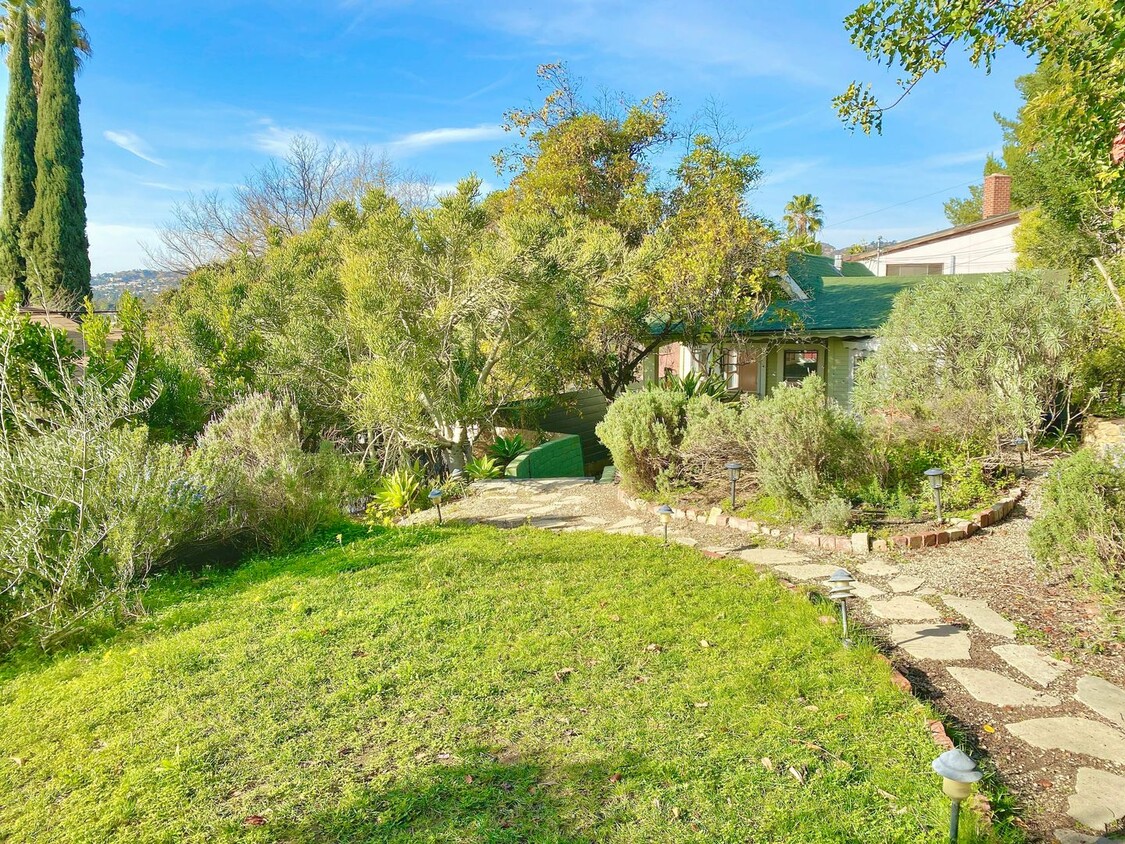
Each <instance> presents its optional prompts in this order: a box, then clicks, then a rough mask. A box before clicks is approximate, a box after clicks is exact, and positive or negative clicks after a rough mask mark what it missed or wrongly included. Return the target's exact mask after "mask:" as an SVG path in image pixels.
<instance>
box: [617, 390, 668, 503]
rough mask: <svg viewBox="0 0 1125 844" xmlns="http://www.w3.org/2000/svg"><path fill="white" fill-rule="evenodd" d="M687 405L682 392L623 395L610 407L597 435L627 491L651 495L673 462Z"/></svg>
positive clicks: (659, 391)
mask: <svg viewBox="0 0 1125 844" xmlns="http://www.w3.org/2000/svg"><path fill="white" fill-rule="evenodd" d="M687 402H688V399H687V396H685V395H684V394H683V393H682V392H678V391H671V390H659V389H656V390H640V391H638V392H630V393H623V394H622V395H620V396H618V397H617V399H616V400H615V401H614V402H613V404H611V405H610V406H609V410H608V411H606V415H605V418H604V419H603V420H602V421H601V422H599V423H598V426H597V429H596V431H597V435H598V438H599V439H600V440H601V441H602V443H603V444H604V445H605V447H606V448H608V449H609V453H610V455H611V456H612V457H613V465H614V466H616V467H617V472H618V474H619V475H620V476H621V479H622V480H623V481H624V483H625V484H626V485H627V486H628V487H630V488H631V489H634V490H636V491H639V492H651V491H652V490H654V489H655V488H656V479H657V477H658V476H659V475H660V474H661V473H662V472H666V471H668V470H669V469H670V468H671V467H672V466H673V464H674V463H675V462H676V459H677V450H678V448H679V445H680V441H681V439H682V438H683V433H684V423H685V407H686V405H687Z"/></svg>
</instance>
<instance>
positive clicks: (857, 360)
mask: <svg viewBox="0 0 1125 844" xmlns="http://www.w3.org/2000/svg"><path fill="white" fill-rule="evenodd" d="M870 354H871V353H870V352H868V351H866V350H864V349H856V350H854V351H853V352H852V386H853V387H854V386H855V376H856V373H858V372H859V365H860V364H861V363H863V362H864V361H865V360H867V358H868V356H869V355H870Z"/></svg>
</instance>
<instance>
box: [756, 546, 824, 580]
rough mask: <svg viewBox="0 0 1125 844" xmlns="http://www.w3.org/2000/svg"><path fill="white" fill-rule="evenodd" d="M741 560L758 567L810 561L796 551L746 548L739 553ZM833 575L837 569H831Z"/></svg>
mask: <svg viewBox="0 0 1125 844" xmlns="http://www.w3.org/2000/svg"><path fill="white" fill-rule="evenodd" d="M738 557H739V559H742V560H745V561H746V562H748V563H757V564H758V565H765V566H780V565H784V564H785V563H803V562H806V561H807V560H808V557H806V556H805V555H804V554H798V553H797V552H796V551H786V550H785V549H783V548H746V549H744V550H742V551H739V552H738ZM830 568H831V569H832V571H830V572H828V574H832V572H833V571H836V568H835V567H830Z"/></svg>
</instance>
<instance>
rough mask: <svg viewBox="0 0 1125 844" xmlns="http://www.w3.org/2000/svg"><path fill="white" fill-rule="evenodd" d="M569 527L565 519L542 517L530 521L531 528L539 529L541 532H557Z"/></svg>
mask: <svg viewBox="0 0 1125 844" xmlns="http://www.w3.org/2000/svg"><path fill="white" fill-rule="evenodd" d="M569 525H570V522H569V521H567V520H566V519H550V518H546V517H543V516H539V517H536V518H534V519H532V520H531V526H532V527H536V528H540V529H541V530H558V529H559V528H564V527H567V526H569Z"/></svg>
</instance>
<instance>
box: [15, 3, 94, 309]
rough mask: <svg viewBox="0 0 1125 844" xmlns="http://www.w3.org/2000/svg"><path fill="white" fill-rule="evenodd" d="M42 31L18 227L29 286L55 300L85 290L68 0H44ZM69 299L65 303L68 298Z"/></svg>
mask: <svg viewBox="0 0 1125 844" xmlns="http://www.w3.org/2000/svg"><path fill="white" fill-rule="evenodd" d="M44 6H45V7H46V8H45V12H46V21H47V34H46V42H45V44H44V47H43V87H42V90H41V92H40V95H39V132H38V135H37V136H36V139H35V165H36V168H37V173H36V179H35V206H34V207H33V208H32V209H31V213H30V214H29V215H28V218H27V221H26V223H25V224H24V228H23V241H22V243H23V254H24V258H25V259H26V261H27V275H28V285H29V287H31V288H32V289H33V290H35V289H37V288H38V286H39V285H40V284H41V285H42V287H43V292H44V294H45V295H46V296H47V297H49V298H51V299H53V300H57V301H63V302H65V301H66V300H71V301H73V300H76V299H81V298H85V297H87V296H89V295H90V292H91V291H90V243H89V240H88V239H87V237H86V191H85V186H84V185H83V181H82V126H81V124H80V123H79V121H78V91H77V89H76V88H75V86H74V74H75V70H76V67H75V61H74V42H73V40H72V24H73V20H74V11H73V8H72V7H71V5H70V0H45V2H44ZM67 303H68V304H69V302H67Z"/></svg>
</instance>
